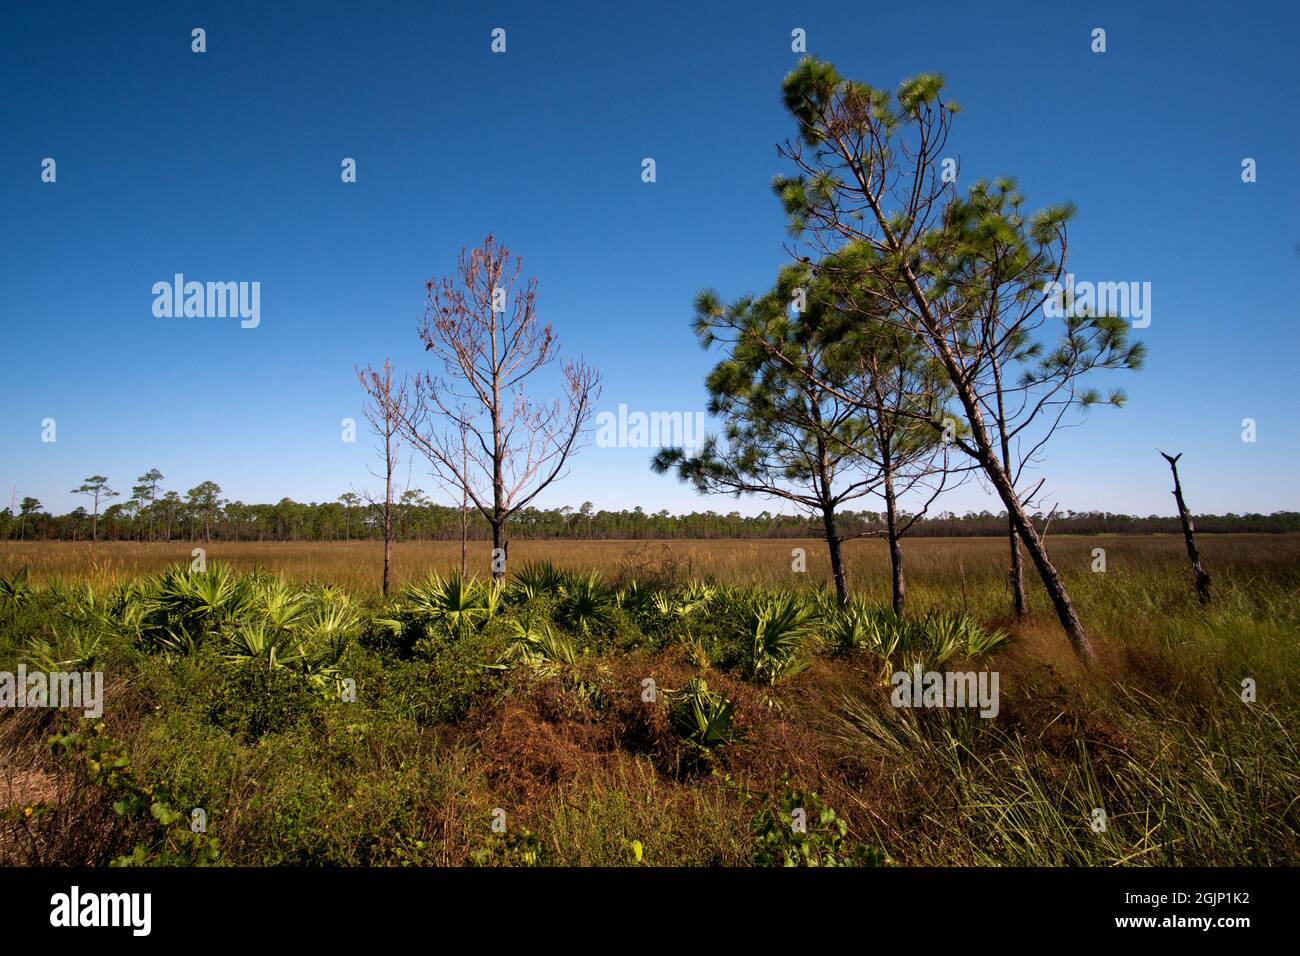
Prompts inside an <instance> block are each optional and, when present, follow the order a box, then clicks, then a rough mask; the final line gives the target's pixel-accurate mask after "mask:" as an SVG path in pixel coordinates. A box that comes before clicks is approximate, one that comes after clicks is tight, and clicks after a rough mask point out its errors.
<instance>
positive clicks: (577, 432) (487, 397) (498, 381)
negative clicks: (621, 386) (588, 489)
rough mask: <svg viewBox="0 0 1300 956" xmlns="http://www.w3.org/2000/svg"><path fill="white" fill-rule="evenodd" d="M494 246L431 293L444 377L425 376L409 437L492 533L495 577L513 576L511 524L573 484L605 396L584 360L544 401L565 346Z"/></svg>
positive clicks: (430, 337)
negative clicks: (574, 466)
mask: <svg viewBox="0 0 1300 956" xmlns="http://www.w3.org/2000/svg"><path fill="white" fill-rule="evenodd" d="M522 269H523V263H522V260H521V259H520V258H519V257H518V256H514V255H512V254H511V253H510V250H509V249H508V248H507V247H506V246H504V245H501V244H498V243H496V242H495V241H494V240H493V238H492V236H491V235H490V234H489V235H488V237H487V239H486V240H485V241H484V243H483V245H482V246H480V247H478V248H475V249H469V250H462V251H461V255H460V258H459V261H458V263H457V269H456V273H455V275H454V276H451V277H446V278H442V279H436V278H435V279H430V280H429V281H428V282H427V283H426V284H425V289H426V291H427V294H428V297H427V303H426V308H425V315H424V319H423V321H422V322H421V325H420V330H419V331H420V339H421V341H423V342H424V347H425V350H426V351H429V352H432V353H433V354H434V356H435V357H436V359H437V360H438V362H439V364H440V365H441V372H440V374H429V373H425V374H423V375H420V376H417V377H416V378H415V380H414V386H415V392H414V399H413V401H412V404H411V408H410V409H409V410H408V412H407V413H406V414H404V415H402V416H399V427H400V428H401V431H402V434H403V435H404V436H405V437H406V438H407V439H408V440H409V441H410V442H411V443H412V444H413V445H414V447H415V448H417V449H418V450H419V451H420V452H421V453H422V454H423V455H424V456H425V457H426V458H428V460H429V463H430V464H431V465H432V466H433V470H434V472H435V475H436V477H437V478H438V479H439V480H440V481H441V482H444V483H446V484H447V485H449V486H451V487H453V488H455V489H457V490H458V491H459V492H460V493H461V495H462V500H468V501H469V502H471V503H472V504H473V505H474V507H475V508H476V509H478V511H479V513H480V514H482V515H483V517H484V518H485V519H486V520H487V522H488V524H489V525H490V526H491V528H492V576H493V577H494V578H496V579H497V580H501V579H502V578H504V576H505V570H506V560H507V557H508V554H507V552H508V548H509V543H508V542H507V541H506V537H505V530H506V524H507V522H508V521H509V519H510V516H511V515H512V514H514V512H515V511H517V510H518V509H519V508H522V507H524V506H525V505H527V504H528V503H529V502H531V501H532V500H533V499H534V498H536V497H537V495H538V494H539V493H540V492H541V491H542V490H543V489H545V488H546V487H547V486H548V485H550V484H551V483H552V482H554V481H555V480H556V479H558V478H560V477H561V476H562V475H563V474H564V473H565V469H566V466H567V464H568V461H569V458H570V456H571V455H572V454H573V453H574V452H575V451H576V449H577V448H578V447H579V445H580V443H581V440H582V438H583V436H584V435H585V434H586V432H587V426H588V423H589V422H590V419H591V415H592V411H593V405H594V403H595V402H596V401H597V400H598V398H599V396H600V390H601V384H600V373H599V372H597V371H596V370H595V369H594V368H593V367H592V366H590V365H588V364H587V363H586V362H584V361H583V360H581V359H578V360H573V361H568V362H564V363H561V365H560V369H559V371H560V374H561V380H562V381H561V392H562V394H561V396H560V397H559V398H556V399H554V400H552V401H549V402H548V401H537V400H535V399H534V398H532V397H530V396H529V394H528V386H530V385H532V384H533V376H535V375H536V374H537V373H539V372H542V371H543V370H545V369H547V368H548V367H549V366H551V365H552V364H553V363H554V362H555V360H556V358H557V357H558V355H559V349H560V346H559V342H558V341H557V340H556V338H555V334H554V332H553V331H552V329H551V326H550V325H541V324H540V323H539V322H538V319H537V304H536V299H537V280H536V279H527V280H521V279H520V274H521V272H522Z"/></svg>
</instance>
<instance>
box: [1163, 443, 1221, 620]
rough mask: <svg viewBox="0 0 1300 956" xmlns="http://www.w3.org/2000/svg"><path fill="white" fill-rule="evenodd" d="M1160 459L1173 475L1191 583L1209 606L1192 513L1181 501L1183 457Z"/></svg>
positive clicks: (1207, 581)
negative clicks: (1180, 479) (1180, 476)
mask: <svg viewBox="0 0 1300 956" xmlns="http://www.w3.org/2000/svg"><path fill="white" fill-rule="evenodd" d="M1160 457H1162V458H1163V459H1164V460H1165V461H1167V462H1169V470H1170V471H1172V472H1173V473H1174V501H1176V502H1178V520H1180V521H1181V522H1182V523H1183V540H1184V541H1186V542H1187V559H1188V560H1189V561H1191V562H1192V581H1193V583H1194V584H1195V586H1196V595H1197V597H1199V598H1200V599H1201V603H1202V604H1209V603H1210V575H1209V573H1208V572H1207V571H1206V570H1205V568H1204V567H1203V566H1202V565H1201V553H1200V552H1199V551H1197V550H1196V529H1195V528H1194V527H1193V526H1192V513H1191V512H1190V511H1188V510H1187V502H1185V501H1183V486H1182V483H1181V482H1179V480H1178V459H1179V458H1182V457H1183V453H1182V452H1179V453H1178V454H1177V455H1173V456H1170V455H1166V454H1165V453H1164V452H1160Z"/></svg>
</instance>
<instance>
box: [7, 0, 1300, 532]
mask: <svg viewBox="0 0 1300 956" xmlns="http://www.w3.org/2000/svg"><path fill="white" fill-rule="evenodd" d="M819 6H820V9H819V10H817V11H816V12H808V8H807V5H804V4H795V3H780V4H777V3H760V2H745V3H731V4H708V5H703V4H699V3H680V4H679V3H667V2H657V3H651V4H611V3H607V2H606V3H594V2H593V3H588V4H574V3H553V4H523V3H518V4H505V3H495V4H491V5H483V4H477V3H467V2H466V3H452V4H430V3H409V4H380V5H374V9H373V12H372V9H371V5H368V4H352V3H349V4H338V5H334V4H327V3H312V4H307V3H303V4H289V3H210V4H187V3H167V4H161V3H160V4H134V3H133V4H111V5H110V4H23V5H18V4H9V5H6V7H5V10H4V13H3V20H2V22H0V129H2V130H3V139H4V144H5V148H4V149H2V150H0V213H2V215H3V223H4V228H3V231H2V232H0V262H3V288H2V289H0V315H2V316H3V318H2V321H3V342H4V350H3V354H4V362H3V373H2V374H0V492H2V494H0V497H2V498H3V504H4V505H7V504H8V503H9V497H10V492H11V488H12V487H13V486H14V485H16V486H17V489H18V495H19V497H21V496H23V495H25V494H30V495H34V496H36V497H38V498H40V499H41V501H42V502H44V504H45V506H46V508H48V509H52V510H55V511H64V510H67V509H69V508H71V507H74V506H75V504H77V503H81V502H80V499H74V496H72V495H70V494H69V493H68V489H70V488H72V487H74V486H75V485H77V484H79V483H80V481H81V479H82V478H83V477H84V476H86V475H89V474H95V473H99V474H106V475H108V476H109V477H110V479H111V480H112V482H113V484H114V485H115V486H116V487H117V488H119V489H120V490H123V491H126V492H129V490H130V485H131V484H132V482H133V480H134V479H135V477H136V476H137V475H140V474H142V473H143V472H144V471H146V470H148V469H149V468H152V467H157V468H159V469H161V470H162V471H163V473H164V474H165V475H166V481H165V486H166V487H168V488H175V489H178V490H180V491H182V492H184V491H185V490H186V489H188V488H190V487H192V486H193V485H195V484H197V483H198V482H200V481H202V480H204V479H213V480H215V481H217V482H218V483H219V484H220V485H221V486H222V488H223V489H224V491H225V494H226V496H228V497H230V498H238V499H241V500H243V501H246V502H255V501H275V500H278V499H279V498H281V497H283V496H290V497H293V498H295V499H298V500H302V501H309V500H317V501H320V500H333V499H334V498H336V497H337V496H338V495H339V494H340V493H342V492H343V491H346V490H348V489H349V488H351V487H361V486H366V485H367V484H368V483H369V484H373V482H368V475H367V470H366V469H367V465H368V464H370V463H371V462H372V460H373V458H372V443H371V442H370V441H368V440H366V439H365V438H364V437H363V438H362V439H361V440H360V441H358V442H357V443H356V444H354V445H349V444H345V443H343V442H341V441H340V440H339V421H340V419H342V418H345V417H348V416H354V417H357V418H358V419H359V418H360V415H359V398H360V391H359V388H358V386H357V384H356V381H355V378H354V376H353V372H352V369H353V366H354V365H355V364H357V363H362V364H364V363H366V362H371V361H382V360H383V359H384V357H385V356H391V357H392V358H393V360H394V362H395V363H396V364H397V365H398V366H399V367H402V368H410V369H415V368H422V367H424V366H423V364H422V363H423V362H424V356H423V353H422V352H421V350H420V347H419V343H418V341H417V339H416V335H415V328H416V323H417V321H418V319H419V317H420V315H421V313H422V308H423V284H424V281H425V280H426V279H427V278H428V277H430V276H432V275H441V274H445V273H448V272H449V271H450V270H451V268H452V265H453V263H454V260H455V256H456V254H457V252H458V250H459V249H460V248H461V247H462V246H464V245H468V244H472V243H475V242H477V241H479V240H481V239H482V238H483V236H484V235H485V234H486V233H487V232H488V231H489V230H491V231H493V232H495V234H496V235H497V236H498V237H499V238H501V239H503V240H504V241H506V242H507V243H508V244H509V245H511V246H512V247H513V248H514V249H515V251H517V252H519V253H521V254H522V255H523V256H524V260H525V267H526V269H527V271H528V272H530V273H532V274H534V275H536V276H537V277H538V279H539V281H540V293H539V303H540V312H541V315H542V317H543V318H544V319H545V320H546V321H549V322H551V323H553V324H554V326H555V328H556V330H557V332H558V333H559V335H560V337H561V339H562V341H563V344H564V350H565V352H566V353H568V354H582V355H584V356H586V358H587V359H589V360H590V361H592V362H593V363H595V364H596V365H597V366H598V367H599V368H600V369H601V370H602V371H603V373H604V377H605V383H606V385H605V395H604V399H603V401H602V403H601V407H602V408H610V409H613V408H615V407H616V406H617V405H618V403H620V402H625V403H627V404H628V405H629V406H630V407H631V408H633V409H643V410H665V411H668V410H692V409H702V408H703V406H704V391H703V384H702V380H703V376H704V374H705V373H706V371H707V369H708V368H709V367H710V366H711V364H712V361H713V360H712V359H711V358H710V356H709V355H708V354H706V353H704V352H702V351H701V350H700V349H699V348H698V346H697V345H696V344H695V341H694V338H693V336H692V335H691V333H690V331H689V324H688V323H689V319H690V312H691V298H692V295H693V294H694V293H695V291H696V290H697V289H699V288H700V287H702V286H705V285H712V286H715V287H717V288H718V289H719V290H720V291H722V292H723V293H724V294H725V295H727V296H732V295H738V294H741V293H744V292H746V291H750V290H758V289H762V288H764V287H765V286H766V284H767V283H769V282H770V281H771V278H772V277H773V275H774V273H775V270H776V268H777V267H778V266H779V265H780V264H781V263H782V261H783V259H784V254H783V251H782V244H783V242H784V240H785V232H784V222H783V217H782V214H781V210H780V208H779V205H778V203H777V201H776V200H775V198H774V197H772V196H771V194H770V192H769V189H768V181H769V179H770V178H771V176H772V175H773V174H774V173H776V172H779V171H784V170H785V167H784V166H783V165H782V164H781V163H780V162H779V160H778V158H777V156H776V155H775V150H774V148H773V147H774V144H775V143H776V142H777V141H778V140H782V139H784V138H785V137H786V136H787V135H789V134H790V132H791V125H790V122H789V120H788V118H787V117H786V116H785V114H784V112H783V110H782V109H781V105H780V97H779V86H780V81H781V78H782V76H783V75H784V73H785V72H786V71H787V70H788V69H790V68H791V67H792V66H793V65H794V63H795V61H796V59H797V55H796V54H795V53H792V52H791V50H790V31H791V30H792V29H793V28H795V27H802V28H804V29H805V30H806V31H807V36H808V48H809V51H810V52H813V53H816V54H818V55H820V56H823V57H826V58H828V59H831V60H832V61H834V62H835V63H836V64H837V66H838V67H839V68H840V71H841V72H842V73H844V74H845V75H848V76H853V77H857V78H861V79H863V80H866V81H868V82H871V83H874V84H877V85H885V86H889V87H890V88H892V87H893V86H895V85H896V84H897V82H898V81H899V80H900V79H902V78H903V77H905V76H907V75H910V74H913V73H916V72H919V71H938V72H942V73H944V74H945V75H946V77H947V79H948V85H949V89H950V91H951V93H952V94H953V95H954V96H956V97H957V98H958V99H959V100H960V101H961V102H962V103H963V104H964V106H965V112H964V113H963V114H962V115H961V116H960V117H959V119H958V125H957V128H956V131H955V134H954V138H953V140H952V144H953V149H952V152H954V153H955V154H956V155H959V156H960V158H961V162H962V167H961V169H962V179H963V181H969V180H970V179H972V178H974V177H977V176H992V175H998V174H1002V173H1010V174H1014V175H1016V176H1018V177H1019V179H1020V181H1021V184H1022V187H1023V190H1024V192H1025V194H1026V196H1027V199H1028V202H1029V203H1030V204H1033V205H1040V204H1046V203H1048V202H1055V201H1061V200H1073V201H1074V202H1076V203H1077V204H1078V206H1079V214H1078V217H1077V219H1076V221H1075V223H1074V226H1073V229H1072V232H1071V249H1072V259H1071V271H1073V272H1074V273H1075V274H1076V275H1077V276H1079V277H1080V278H1081V279H1082V278H1090V277H1091V278H1095V279H1104V280H1117V281H1118V280H1137V281H1149V282H1151V283H1152V287H1153V295H1152V305H1153V321H1152V324H1151V327H1150V328H1148V329H1146V330H1145V331H1144V332H1143V333H1142V337H1143V338H1144V339H1145V341H1146V342H1147V343H1148V346H1149V349H1150V358H1149V360H1148V365H1147V368H1146V369H1145V370H1144V371H1142V372H1140V373H1138V374H1136V375H1126V376H1123V381H1122V384H1123V385H1124V386H1125V387H1126V388H1127V390H1128V392H1129V395H1130V405H1129V407H1128V408H1126V409H1124V410H1121V411H1114V410H1099V411H1097V412H1094V413H1093V414H1092V416H1091V419H1090V420H1089V421H1088V423H1087V424H1085V425H1084V426H1083V427H1081V428H1078V429H1072V430H1070V431H1068V432H1066V433H1064V434H1062V435H1060V436H1059V437H1058V438H1057V439H1056V440H1055V441H1054V443H1053V445H1052V446H1051V450H1050V453H1049V458H1048V461H1047V464H1046V467H1045V468H1044V469H1043V473H1044V474H1045V475H1046V476H1047V478H1048V486H1047V487H1048V489H1049V490H1048V492H1047V495H1046V501H1047V502H1048V503H1049V504H1050V503H1052V502H1059V504H1060V506H1061V507H1062V508H1073V509H1087V508H1102V509H1106V510H1112V511H1135V512H1139V513H1143V514H1146V513H1169V512H1170V510H1171V508H1172V500H1171V498H1170V495H1169V479H1168V472H1167V468H1166V466H1165V464H1164V462H1163V461H1161V459H1160V458H1159V457H1158V456H1157V455H1156V453H1155V451H1154V450H1153V449H1154V448H1155V446H1160V447H1161V448H1164V449H1166V450H1180V451H1182V452H1184V453H1185V458H1184V462H1183V465H1182V468H1183V472H1184V482H1185V484H1186V486H1187V492H1188V496H1189V499H1190V504H1191V505H1192V507H1193V508H1194V509H1195V510H1198V511H1202V512H1211V511H1213V512H1227V511H1236V512H1245V511H1265V512H1267V511H1273V510H1280V509H1296V508H1297V507H1298V506H1300V496H1298V495H1297V493H1296V487H1297V483H1296V480H1295V474H1296V472H1297V469H1298V468H1300V451H1298V449H1300V442H1298V441H1297V439H1300V425H1298V424H1297V421H1298V414H1297V413H1298V412H1300V403H1298V402H1297V400H1296V396H1297V375H1296V372H1295V371H1294V369H1295V365H1296V362H1295V355H1296V346H1297V318H1298V317H1300V316H1298V315H1297V312H1298V311H1300V309H1298V308H1297V306H1298V304H1300V216H1298V215H1297V213H1300V201H1298V200H1300V176H1298V175H1297V157H1298V156H1300V124H1298V123H1297V121H1296V110H1297V106H1296V103H1297V93H1298V92H1300V82H1297V76H1298V75H1300V71H1298V70H1297V68H1296V57H1295V49H1294V45H1295V39H1296V36H1297V34H1298V33H1300V14H1298V13H1297V12H1296V11H1297V9H1298V8H1297V7H1296V5H1295V4H1293V3H1290V2H1287V3H1267V4H1261V5H1251V6H1250V7H1249V8H1247V7H1244V6H1242V5H1239V4H1227V3H1223V4H1217V5H1214V6H1210V5H1202V4H1198V3H1182V2H1180V3H1159V4H1147V3H1131V2H1121V3H1104V4H1103V3H1082V4H1042V3H1035V4H1024V5H1023V7H1024V9H1018V8H1019V7H1020V6H1021V5H1017V4H1009V3H979V4H951V5H948V4H939V3H934V4H926V5H923V6H917V5H909V4H860V3H845V4H833V5H832V4H827V5H819ZM196 26H201V27H203V28H205V29H206V30H207V39H208V52H207V53H206V54H203V55H196V54H194V53H192V52H191V51H190V31H191V29H192V28H193V27H196ZM494 27H503V28H505V29H506V30H507V43H508V52H507V53H506V54H504V55H494V54H492V53H491V52H490V49H489V43H490V36H489V34H490V31H491V30H492V28H494ZM1094 27H1103V28H1105V29H1106V31H1107V46H1108V50H1107V52H1106V53H1105V54H1101V55H1098V54H1093V53H1092V52H1091V51H1090V49H1089V46H1090V31H1091V30H1092V28H1094ZM47 156H49V157H53V158H55V159H56V160H57V163H58V167H57V168H58V181H57V183H55V184H53V185H50V184H44V183H42V182H41V181H40V164H41V160H42V159H43V158H44V157H47ZM345 156H350V157H355V158H356V160H357V162H358V180H359V181H358V182H357V183H356V184H351V185H346V184H343V183H342V182H340V177H339V172H340V166H339V164H340V161H341V160H342V158H343V157H345ZM646 156H651V157H654V159H655V160H656V163H657V172H658V181H657V182H656V183H654V184H645V183H643V182H642V181H641V176H640V173H641V160H642V158H643V157H646ZM1243 157H1253V158H1254V159H1256V160H1257V162H1258V182H1256V183H1254V184H1249V185H1247V184H1243V183H1242V182H1241V177H1240V171H1241V161H1242V159H1243ZM177 272H181V273H184V274H185V275H186V276H187V277H188V278H192V279H199V280H245V281H253V280H256V281H259V282H260V283H261V285H262V301H261V312H262V318H261V326H260V327H259V328H257V329H247V330H245V329H240V328H239V326H238V323H237V322H234V321H231V320H208V319H156V318H154V316H153V314H152V304H153V297H152V295H151V293H150V289H151V287H152V285H153V283H155V282H157V281H160V280H169V279H170V278H171V276H172V275H173V274H174V273H177ZM47 417H51V418H54V419H56V421H57V428H58V440H57V442H56V443H54V444H46V443H42V442H41V421H42V419H44V418H47ZM1245 417H1253V418H1255V419H1256V420H1257V421H1258V436H1259V437H1258V441H1257V442H1256V443H1255V444H1245V443H1243V442H1242V441H1241V438H1240V422H1241V420H1242V419H1243V418H1245ZM649 455H650V453H649V452H647V451H645V450H641V449H600V448H595V447H594V446H593V447H588V448H586V449H585V450H584V451H583V452H582V453H581V454H580V455H579V456H578V458H577V459H575V461H574V464H573V468H572V473H571V475H570V476H569V477H568V478H567V479H566V480H565V481H564V482H563V483H561V484H559V485H557V486H555V487H554V489H553V490H552V491H551V492H550V493H549V494H548V495H546V496H545V497H544V498H543V499H542V500H541V501H540V503H542V504H547V505H558V504H564V503H568V504H572V505H575V506H576V505H577V504H579V503H580V502H582V501H584V500H591V501H593V502H594V503H595V504H596V505H597V507H599V508H615V509H618V508H632V507H633V506H635V505H641V506H643V507H644V508H645V509H646V510H648V511H655V510H659V509H660V508H669V509H671V510H674V511H679V510H693V509H696V510H703V509H705V508H714V509H716V510H721V511H729V510H733V509H737V508H738V509H739V510H742V511H745V512H750V513H752V512H756V511H758V510H761V509H763V508H773V506H772V505H771V504H769V503H767V502H763V501H742V502H740V503H736V502H734V500H733V499H730V498H716V499H710V500H705V499H701V498H699V497H698V496H697V495H696V494H695V493H694V492H693V491H691V490H690V489H688V488H686V487H683V486H681V485H680V484H678V483H677V482H676V480H675V479H673V478H671V477H668V476H664V477H660V476H655V475H653V474H651V473H650V471H649V469H648V467H647V461H648V458H649ZM403 479H405V474H404V475H403ZM412 484H413V485H416V486H419V487H422V488H424V489H425V490H426V491H433V490H434V489H435V487H436V486H435V485H434V483H433V482H432V481H431V480H430V479H429V478H428V477H426V475H425V469H424V468H423V467H421V466H420V465H419V464H418V463H417V465H416V467H415V470H414V474H413V475H412ZM989 504H990V501H989V499H987V498H986V497H985V496H984V495H983V494H982V493H981V492H980V491H979V490H978V489H977V488H975V487H973V486H972V487H970V488H967V489H962V490H961V491H960V492H959V493H957V494H956V495H954V496H953V497H952V498H951V499H950V500H948V501H947V502H946V503H945V506H946V507H949V508H952V509H953V510H956V511H963V510H966V508H968V507H970V508H982V507H986V506H989ZM773 510H775V509H773Z"/></svg>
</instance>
